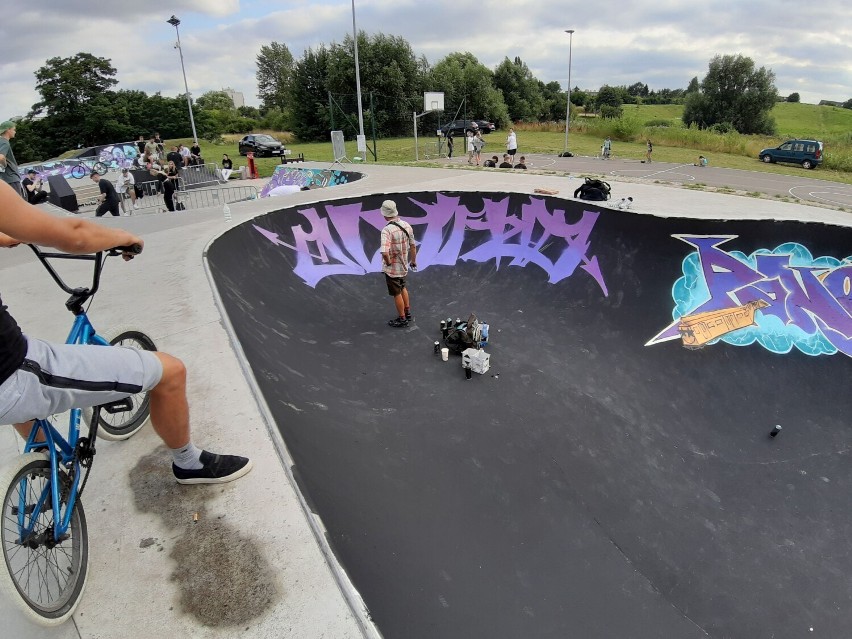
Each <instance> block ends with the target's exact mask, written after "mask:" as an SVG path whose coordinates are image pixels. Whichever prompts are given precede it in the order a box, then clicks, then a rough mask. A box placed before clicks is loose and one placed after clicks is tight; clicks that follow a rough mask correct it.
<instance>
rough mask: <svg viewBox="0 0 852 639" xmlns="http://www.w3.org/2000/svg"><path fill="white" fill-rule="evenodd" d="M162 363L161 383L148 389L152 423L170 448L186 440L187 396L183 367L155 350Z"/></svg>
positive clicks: (180, 362)
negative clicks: (149, 391)
mask: <svg viewBox="0 0 852 639" xmlns="http://www.w3.org/2000/svg"><path fill="white" fill-rule="evenodd" d="M154 354H155V355H156V356H157V358H158V359H159V360H160V362H161V363H162V365H163V377H162V378H161V379H160V383H159V384H157V385H156V386H154V388H152V389H151V394H150V396H149V397H150V398H151V425H152V426H153V427H154V431H155V432H156V433H157V435H159V436H160V439H162V440H163V443H164V444H165V445H166V446H168V447H169V448H182V447H183V446H186V445H187V444H188V443H189V403H188V402H187V399H186V367H185V366H184V364H183V362H182V361H180V360H179V359H177V358H176V357H172V356H171V355H167V354H166V353H160V352H156V353H154Z"/></svg>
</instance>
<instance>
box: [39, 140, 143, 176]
mask: <svg viewBox="0 0 852 639" xmlns="http://www.w3.org/2000/svg"><path fill="white" fill-rule="evenodd" d="M137 155H139V149H137V148H136V145H135V144H132V143H127V144H116V145H113V146H107V147H104V148H103V149H101V151H100V152H99V153H98V155H97V157H85V158H69V159H67V160H53V161H50V162H42V163H41V164H28V165H26V166H25V168H27V169H34V170H35V172H36V173H37V174H38V177H39V179H41V180H47V178H48V177H50V176H51V175H61V176H63V177H65V178H66V179H69V178H76V179H82V178H84V177H88V176H89V174H90V173H91V172H92V170H93V169H95V168H96V165H97V164H98V163H100V164H103V169H102V170H113V171H117V170H118V169H121V168H125V167H127V168H130V167H131V166H133V160H134V159H135V158H136V156H137ZM97 168H100V167H97Z"/></svg>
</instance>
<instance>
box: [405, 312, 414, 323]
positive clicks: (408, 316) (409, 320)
mask: <svg viewBox="0 0 852 639" xmlns="http://www.w3.org/2000/svg"><path fill="white" fill-rule="evenodd" d="M405 321H406V322H413V321H414V318H413V317H412V316H411V313H406V314H405Z"/></svg>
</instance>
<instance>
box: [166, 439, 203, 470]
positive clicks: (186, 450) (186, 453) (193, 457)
mask: <svg viewBox="0 0 852 639" xmlns="http://www.w3.org/2000/svg"><path fill="white" fill-rule="evenodd" d="M171 451H172V458H173V460H174V462H175V466H177V467H178V468H183V469H184V470H198V469H199V468H202V467H203V464H202V463H201V449H200V448H197V447H196V446H195V444H193V443H192V442H189V443H188V444H187V445H186V446H182V447H180V448H172V449H171Z"/></svg>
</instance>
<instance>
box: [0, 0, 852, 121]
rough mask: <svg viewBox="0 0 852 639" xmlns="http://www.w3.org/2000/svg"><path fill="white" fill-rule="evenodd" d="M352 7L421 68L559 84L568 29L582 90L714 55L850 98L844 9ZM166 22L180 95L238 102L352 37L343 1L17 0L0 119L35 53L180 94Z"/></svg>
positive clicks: (29, 89)
mask: <svg viewBox="0 0 852 639" xmlns="http://www.w3.org/2000/svg"><path fill="white" fill-rule="evenodd" d="M355 12H356V13H355V17H356V21H357V26H358V29H359V30H363V31H366V32H368V33H377V32H383V33H387V34H392V35H398V36H402V37H403V38H405V39H406V40H408V42H409V43H410V44H411V46H412V48H413V49H414V52H415V54H416V55H418V56H419V55H425V56H426V58H427V60H428V61H429V63H430V64H435V63H436V62H438V61H439V60H440V59H441V58H443V57H444V56H445V55H446V54H447V53H449V52H452V51H470V52H471V53H473V54H474V55H475V56H476V57H477V58H478V59H479V61H480V62H482V63H483V64H485V65H486V66H488V67H489V68H492V69H493V68H494V67H495V66H496V65H497V64H498V63H499V62H500V61H502V60H503V58H504V57H508V58H510V59H513V58H514V57H515V56H520V58H521V59H522V60H523V61H524V62H526V63H527V65H528V66H529V67H530V69H531V70H532V72H533V73H534V74H535V76H536V77H537V78H538V79H540V80H543V81H544V82H550V81H552V80H556V81H557V82H559V83H560V84H561V85H562V86H563V87H566V88H567V85H568V44H569V37H568V35H567V34H566V33H565V32H564V30H565V29H574V30H575V33H574V35H573V47H572V51H573V57H572V63H571V84H572V85H573V86H579V87H580V88H583V89H597V88H598V87H600V86H601V85H602V84H611V85H619V84H625V85H629V84H632V83H634V82H639V81H641V82H644V83H646V84H647V85H648V86H649V87H650V88H652V89H661V88H672V89H674V88H686V85H687V84H688V83H689V80H690V79H691V78H692V77H694V76H698V78H699V80H700V79H701V78H703V76H704V74H705V73H706V72H707V64H708V62H709V60H710V58H712V57H713V56H714V55H716V54H737V53H742V54H744V55H747V56H749V57H751V58H752V59H753V60H754V61H755V63H756V65H757V66H758V67H759V66H766V67H768V68H770V69H772V70H773V71H774V72H775V74H776V84H777V86H778V90H779V93H780V94H781V95H785V96H786V95H788V94H790V93H792V92H794V91H797V92H798V93H799V94H800V95H801V98H802V101H803V102H812V103H816V102H819V101H820V100H822V99H828V100H839V101H845V100H847V99H849V98H852V8H850V3H849V0H810V1H807V0H806V1H802V0H694V1H689V0H633V2H628V1H627V0H597V1H596V2H590V1H589V0H583V1H582V2H581V1H578V0H502V1H498V0H475V1H474V0H452V1H450V0H429V1H426V0H355ZM172 14H176V15H177V16H178V17H179V18H180V19H181V25H180V36H181V44H182V45H183V53H184V59H185V63H186V74H187V78H188V81H189V88H190V91H191V92H192V94H193V96H195V97H198V96H199V95H201V94H202V93H204V92H205V91H210V90H218V89H221V88H224V87H232V88H234V89H236V90H237V91H241V92H242V93H243V94H244V95H245V99H246V103H247V104H250V105H257V104H258V100H257V96H256V93H257V85H256V82H255V70H256V67H255V56H256V54H257V52H258V51H259V49H260V47H261V45H263V44H268V43H269V42H272V41H277V42H282V43H284V44H286V45H287V47H288V48H289V49H290V52H291V53H292V54H293V56H294V57H295V58H297V59H298V58H299V57H300V56H301V55H302V52H303V51H304V50H305V49H306V48H307V47H309V46H316V45H318V44H321V43H326V44H330V43H332V42H340V41H342V40H343V38H344V37H345V36H346V34H351V33H352V2H351V0H312V1H307V0H289V1H276V0H169V2H165V1H164V0H145V1H144V2H125V1H119V2H113V3H110V4H108V5H104V6H97V5H95V4H93V3H92V2H91V0H61V1H57V2H55V3H54V2H50V3H37V2H36V3H18V4H17V5H16V13H15V14H14V15H13V16H6V17H5V18H4V20H3V22H2V27H0V33H2V37H0V91H2V94H0V95H2V99H0V111H2V112H0V119H5V118H7V117H10V116H14V115H23V114H25V113H26V112H27V111H29V109H30V107H31V106H32V105H33V104H34V103H35V102H36V101H37V100H38V94H37V93H36V92H35V90H34V84H35V78H34V75H33V73H34V72H35V71H36V69H38V68H39V67H40V66H42V65H43V64H44V63H45V61H46V60H47V59H48V58H52V57H55V56H59V57H69V56H72V55H74V54H76V53H78V52H81V51H83V52H88V53H92V54H93V55H96V56H100V57H104V58H109V59H111V60H112V64H113V66H114V67H115V68H116V69H117V70H118V75H117V79H118V81H119V84H118V88H119V89H139V90H142V91H145V92H147V93H154V92H155V91H160V92H162V93H163V94H164V95H167V96H174V95H177V94H179V93H183V90H184V89H183V79H182V76H181V71H180V61H179V57H178V52H177V51H176V50H175V48H174V43H175V30H174V28H173V27H172V26H170V25H169V24H167V23H166V20H167V19H168V18H169V17H170V16H171V15H172ZM364 88H365V90H368V89H369V87H364Z"/></svg>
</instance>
